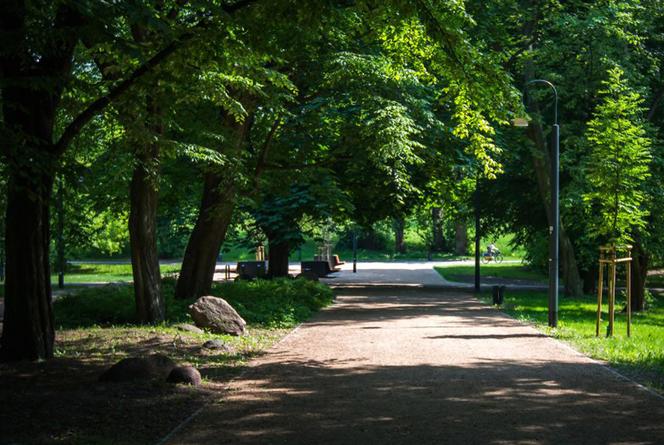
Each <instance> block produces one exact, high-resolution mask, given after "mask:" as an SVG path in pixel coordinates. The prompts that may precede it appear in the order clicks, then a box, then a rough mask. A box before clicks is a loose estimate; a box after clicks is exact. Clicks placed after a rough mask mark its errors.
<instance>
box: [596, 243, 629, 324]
mask: <svg viewBox="0 0 664 445" xmlns="http://www.w3.org/2000/svg"><path fill="white" fill-rule="evenodd" d="M619 254H622V255H624V256H622V257H619ZM618 264H625V266H626V267H625V273H626V281H627V282H626V289H627V336H628V337H629V336H631V334H632V284H631V281H632V280H631V278H632V277H631V274H632V267H631V265H632V246H630V245H622V246H621V245H618V246H616V245H611V246H601V247H600V248H599V285H598V286H597V323H596V324H595V337H599V325H600V323H601V321H602V292H603V290H604V267H605V266H606V269H607V272H606V274H607V277H606V279H607V284H608V293H609V295H608V303H609V326H608V330H607V333H606V336H607V337H612V336H613V328H614V321H615V309H616V308H615V306H616V270H617V267H618Z"/></svg>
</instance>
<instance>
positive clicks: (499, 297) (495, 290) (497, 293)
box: [491, 286, 505, 305]
mask: <svg viewBox="0 0 664 445" xmlns="http://www.w3.org/2000/svg"><path fill="white" fill-rule="evenodd" d="M491 295H492V297H493V304H497V305H501V304H503V301H504V300H505V286H493V287H492V288H491Z"/></svg>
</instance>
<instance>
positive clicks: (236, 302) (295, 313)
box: [212, 278, 333, 327]
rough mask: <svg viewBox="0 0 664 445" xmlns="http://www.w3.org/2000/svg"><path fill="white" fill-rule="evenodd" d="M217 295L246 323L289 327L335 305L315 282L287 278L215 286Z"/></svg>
mask: <svg viewBox="0 0 664 445" xmlns="http://www.w3.org/2000/svg"><path fill="white" fill-rule="evenodd" d="M212 293H213V294H214V295H216V296H220V297H222V298H224V299H225V300H226V301H228V302H229V303H230V304H231V305H232V306H233V307H234V308H235V309H236V310H237V311H238V313H239V314H240V315H241V316H242V318H244V319H245V320H246V321H247V323H255V324H259V325H263V326H266V327H290V326H294V325H295V324H297V323H299V322H301V321H304V320H306V319H307V318H309V317H310V316H311V314H312V313H313V312H316V311H318V310H319V309H321V308H323V307H325V306H327V305H328V304H330V303H331V302H332V297H333V296H332V291H331V290H330V288H329V287H327V286H326V285H324V284H320V283H317V282H314V281H309V280H304V279H297V280H291V279H288V278H283V279H275V280H255V281H238V282H235V283H225V284H219V285H215V286H214V288H213V292H212Z"/></svg>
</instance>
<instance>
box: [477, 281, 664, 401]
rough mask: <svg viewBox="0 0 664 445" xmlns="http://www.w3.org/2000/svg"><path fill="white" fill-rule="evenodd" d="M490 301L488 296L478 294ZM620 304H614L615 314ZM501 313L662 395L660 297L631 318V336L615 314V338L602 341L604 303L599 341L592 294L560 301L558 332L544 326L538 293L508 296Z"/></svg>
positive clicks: (663, 302) (663, 309)
mask: <svg viewBox="0 0 664 445" xmlns="http://www.w3.org/2000/svg"><path fill="white" fill-rule="evenodd" d="M481 298H482V300H483V301H485V302H488V303H490V301H491V295H490V294H482V296H481ZM623 306H624V300H623V299H620V300H619V302H617V304H616V307H617V310H616V312H618V311H620V310H621V309H622V308H623ZM502 310H503V311H504V312H506V313H508V314H510V315H511V316H513V317H515V318H517V319H520V320H524V321H528V322H532V323H534V324H535V326H536V327H537V328H538V329H540V330H542V331H544V332H546V333H547V334H550V335H552V336H554V337H555V338H558V339H560V340H563V341H565V342H568V343H570V344H571V345H572V346H573V347H574V348H576V349H577V350H579V351H581V352H583V353H584V354H586V355H589V356H590V357H593V358H596V359H599V360H604V361H606V362H608V363H609V364H610V365H611V366H613V367H615V368H616V369H618V370H619V371H620V372H622V373H623V374H625V375H628V376H629V377H631V378H633V379H634V380H637V381H639V382H641V383H643V384H645V385H647V386H650V387H652V388H655V389H657V390H658V391H664V296H659V297H656V298H655V301H654V302H653V303H652V304H651V306H650V307H649V309H648V310H647V311H646V312H644V313H637V314H633V316H632V336H631V337H627V334H626V332H627V326H626V315H625V314H622V313H617V314H616V325H615V335H614V337H612V338H607V337H606V325H607V323H606V320H607V319H608V315H607V313H606V305H604V315H603V322H602V325H601V326H600V337H595V317H596V310H597V300H596V299H595V298H594V297H592V296H586V297H580V298H569V297H561V299H560V309H559V310H560V312H559V314H560V315H559V323H558V328H557V329H551V328H549V327H548V326H547V313H548V310H547V295H546V293H542V292H508V293H507V294H506V296H505V302H504V304H503V307H502Z"/></svg>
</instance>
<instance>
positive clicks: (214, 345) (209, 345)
mask: <svg viewBox="0 0 664 445" xmlns="http://www.w3.org/2000/svg"><path fill="white" fill-rule="evenodd" d="M203 348H205V349H214V350H218V351H222V352H233V348H231V347H230V346H228V345H227V344H226V343H224V342H223V341H221V340H216V339H215V340H208V341H206V342H205V343H203Z"/></svg>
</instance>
